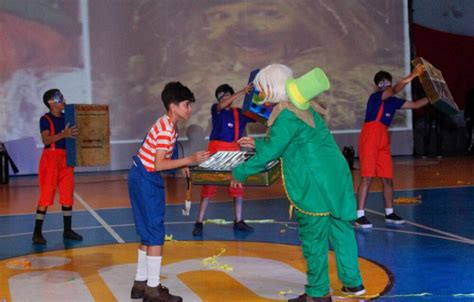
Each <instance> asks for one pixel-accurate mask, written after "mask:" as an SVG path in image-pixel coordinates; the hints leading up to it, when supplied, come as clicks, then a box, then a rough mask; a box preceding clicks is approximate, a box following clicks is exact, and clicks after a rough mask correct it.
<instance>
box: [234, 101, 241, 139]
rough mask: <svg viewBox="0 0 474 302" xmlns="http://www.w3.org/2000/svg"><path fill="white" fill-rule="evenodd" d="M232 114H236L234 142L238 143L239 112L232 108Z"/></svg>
mask: <svg viewBox="0 0 474 302" xmlns="http://www.w3.org/2000/svg"><path fill="white" fill-rule="evenodd" d="M232 112H233V113H234V141H235V142H236V141H237V140H238V139H239V128H240V121H239V110H238V109H237V108H232Z"/></svg>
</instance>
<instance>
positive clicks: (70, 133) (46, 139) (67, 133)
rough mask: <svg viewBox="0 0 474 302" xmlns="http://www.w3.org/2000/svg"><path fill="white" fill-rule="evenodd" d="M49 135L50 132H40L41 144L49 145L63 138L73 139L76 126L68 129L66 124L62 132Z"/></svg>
mask: <svg viewBox="0 0 474 302" xmlns="http://www.w3.org/2000/svg"><path fill="white" fill-rule="evenodd" d="M50 133H51V132H50V131H49V129H48V130H43V131H41V139H42V140H43V144H45V145H51V144H52V143H55V142H57V141H59V140H62V139H63V138H66V137H74V136H76V134H77V128H76V126H72V127H69V124H67V125H66V127H65V128H64V130H63V131H61V132H59V133H58V134H55V135H50Z"/></svg>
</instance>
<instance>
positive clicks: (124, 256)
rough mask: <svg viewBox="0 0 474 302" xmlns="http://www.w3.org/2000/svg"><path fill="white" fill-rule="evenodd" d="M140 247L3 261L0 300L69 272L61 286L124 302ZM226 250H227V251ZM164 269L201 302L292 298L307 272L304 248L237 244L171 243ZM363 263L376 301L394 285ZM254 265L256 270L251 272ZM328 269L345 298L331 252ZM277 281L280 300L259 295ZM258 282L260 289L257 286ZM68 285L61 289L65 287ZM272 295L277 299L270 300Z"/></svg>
mask: <svg viewBox="0 0 474 302" xmlns="http://www.w3.org/2000/svg"><path fill="white" fill-rule="evenodd" d="M137 246H138V245H137V244H136V243H128V244H114V245H105V246H95V247H87V248H76V249H68V250H60V251H52V252H44V253H41V254H33V255H30V256H24V257H18V258H14V259H7V260H3V261H0V271H1V272H2V274H0V293H1V295H0V301H2V299H3V298H5V299H6V300H7V301H12V297H13V298H14V299H15V297H20V296H21V294H22V293H23V294H24V292H23V290H24V291H25V292H29V293H31V295H34V293H35V291H37V290H40V289H41V288H47V287H48V286H50V285H51V284H49V283H48V282H51V278H52V277H51V276H52V274H53V273H54V274H56V275H54V276H56V277H55V278H57V274H58V272H63V273H65V276H71V275H67V274H75V275H72V276H78V277H69V280H63V281H61V282H64V286H67V285H68V284H67V282H71V281H74V283H76V284H79V280H77V279H80V286H79V287H78V288H79V289H80V288H86V289H87V290H88V291H89V293H87V296H89V297H90V299H91V300H92V301H94V300H95V301H116V300H121V299H122V298H124V297H122V296H126V295H129V291H130V287H131V282H132V281H133V278H134V270H135V267H136V261H137ZM224 250H225V252H223V251H224ZM221 252H223V253H222V254H221V255H220V256H218V257H215V258H213V259H207V260H208V261H207V262H206V263H208V265H205V264H203V259H206V258H209V257H212V256H217V255H219V253H221ZM58 257H59V258H58ZM60 257H64V258H67V259H69V260H71V261H70V262H69V261H58V260H57V259H60ZM48 259H55V263H56V264H55V265H52V264H50V263H49V264H48ZM198 261H199V262H198ZM29 263H30V264H29ZM31 263H33V264H34V265H31ZM41 263H43V264H44V268H42V267H41ZM229 263H230V264H229ZM252 263H254V264H255V266H249V265H253V264H252ZM198 264H199V265H198ZM162 265H163V267H162V281H163V283H164V284H165V285H168V284H169V283H171V284H177V283H176V282H178V283H181V284H183V286H184V287H183V288H187V289H190V292H189V294H190V295H195V297H199V298H200V299H201V300H202V301H222V300H221V299H222V298H223V297H225V301H282V300H287V299H288V296H285V295H284V293H289V292H290V294H291V295H292V297H294V296H295V295H299V294H300V293H301V292H295V290H293V291H292V290H291V286H292V285H293V286H296V287H298V288H299V289H302V288H303V287H304V281H305V280H304V272H305V270H306V268H305V261H304V258H303V256H302V254H301V249H300V247H299V246H293V245H284V244H273V243H260V242H238V241H172V242H166V244H165V247H164V257H163V262H162ZM180 265H181V266H180ZM359 265H360V270H361V273H362V278H363V280H364V285H365V287H366V288H367V293H366V296H367V297H374V296H377V295H379V294H380V293H382V292H384V290H385V289H386V288H387V286H389V284H390V282H391V281H390V278H389V275H388V274H387V272H386V270H385V269H384V268H382V267H381V266H379V265H377V264H376V263H374V262H371V261H368V260H365V259H361V258H359ZM188 267H189V269H188ZM243 267H246V269H245V270H244V272H243V275H242V272H240V273H239V269H240V271H242V268H243ZM247 267H249V269H248V271H253V272H252V273H253V275H252V274H250V275H252V276H253V277H252V276H250V275H249V274H247V273H246V270H247ZM253 267H255V270H252V268H253ZM329 268H330V280H331V288H333V290H334V292H333V295H335V296H340V295H341V293H340V288H341V287H342V285H341V283H340V282H339V280H338V279H337V273H336V263H335V257H334V254H333V252H330V253H329ZM167 270H168V275H167ZM171 270H173V271H174V272H176V276H171V275H169V274H170V271H171ZM282 270H283V271H285V270H286V272H288V271H290V272H291V273H292V274H293V275H295V274H296V275H297V276H298V280H294V279H293V280H286V279H285V276H282V274H281V273H280V274H279V272H282ZM255 272H257V274H255ZM41 274H43V275H44V276H43V277H42V278H40V279H34V278H38V275H41ZM48 274H49V275H48ZM239 274H240V275H239ZM269 274H270V276H269ZM271 274H273V275H271ZM236 276H237V277H236ZM255 276H257V277H255ZM32 278H33V279H34V280H40V281H35V282H36V283H40V284H35V287H36V288H35V289H32V288H25V285H24V284H30V283H31V280H32ZM246 278H247V279H246ZM249 278H250V279H252V280H249ZM273 278H274V279H275V280H273ZM25 280H30V283H24V284H23V285H22V283H21V282H27V281H25ZM48 280H49V281H48ZM173 280H174V281H173ZM277 280H279V282H280V283H281V284H284V286H283V285H282V287H281V288H279V291H280V296H279V293H278V290H276V289H275V292H268V291H267V292H266V293H264V294H261V293H256V292H255V289H256V288H257V289H258V288H260V287H262V286H263V287H265V286H266V285H268V284H269V283H274V284H275V282H274V281H277ZM286 281H288V282H286ZM295 281H298V282H297V283H298V284H295ZM299 281H301V282H299ZM41 282H44V284H41ZM55 282H58V281H57V280H56V281H55ZM173 282H175V283H173ZM259 282H260V285H259V284H257V283H259ZM114 283H115V284H114ZM300 283H302V284H300ZM246 284H247V285H249V284H250V286H246ZM252 284H254V285H255V287H253V289H254V290H252V289H251V288H249V287H252ZM69 285H70V284H69ZM28 286H30V285H28ZM51 286H53V285H51ZM55 286H61V284H59V285H58V284H55ZM64 286H63V287H60V288H64ZM81 286H83V287H81ZM274 286H276V285H274ZM267 288H268V286H267ZM56 290H57V289H56ZM87 290H86V291H87ZM170 291H171V292H172V293H174V294H181V292H179V291H176V288H173V287H171V286H170ZM117 292H123V293H120V294H121V295H122V296H117V295H119V293H117ZM282 293H283V294H282ZM265 294H266V295H267V297H265ZM268 295H270V296H271V295H273V296H274V295H276V297H274V298H268ZM2 296H4V297H2ZM22 297H24V296H22ZM229 299H230V300H229ZM85 300H87V299H85ZM185 300H186V299H185ZM336 300H337V299H336ZM35 301H39V300H37V299H36V300H35ZM48 301H51V302H52V301H55V300H54V295H52V296H51V297H49V299H48ZM344 301H348V300H344ZM357 301H360V300H357Z"/></svg>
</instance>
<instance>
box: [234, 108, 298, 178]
mask: <svg viewBox="0 0 474 302" xmlns="http://www.w3.org/2000/svg"><path fill="white" fill-rule="evenodd" d="M291 115H292V113H290V112H289V111H288V110H283V111H282V112H281V113H280V115H279V116H278V118H277V119H276V120H275V122H274V123H273V125H272V127H271V128H270V132H269V133H268V135H267V137H265V138H264V139H258V140H255V152H256V154H255V155H254V156H252V158H251V159H249V160H248V161H246V162H245V163H243V164H240V165H238V166H237V167H235V168H234V169H233V170H232V176H233V177H234V178H235V179H236V180H238V181H240V182H244V181H245V179H247V177H249V176H250V175H253V174H257V173H259V172H261V171H263V170H265V166H266V164H267V163H269V162H270V161H272V160H275V159H278V158H280V156H281V155H282V154H283V152H284V151H285V150H286V148H287V146H288V145H289V143H290V142H291V140H292V139H293V137H294V135H295V133H296V125H295V123H294V121H292V120H291Z"/></svg>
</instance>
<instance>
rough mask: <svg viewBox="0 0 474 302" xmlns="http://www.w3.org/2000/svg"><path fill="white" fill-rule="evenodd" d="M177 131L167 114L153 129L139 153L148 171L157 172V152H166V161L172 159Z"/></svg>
mask: <svg viewBox="0 0 474 302" xmlns="http://www.w3.org/2000/svg"><path fill="white" fill-rule="evenodd" d="M176 137H177V133H176V129H175V128H174V125H173V123H172V122H171V120H170V118H169V117H168V116H167V115H166V114H165V115H163V116H162V117H160V118H159V119H158V120H157V121H156V123H155V124H154V125H153V127H151V129H150V131H149V132H148V135H147V136H146V139H145V141H144V142H143V145H142V146H141V147H140V150H139V151H138V157H139V158H140V160H141V161H142V163H143V165H144V166H145V169H146V170H147V171H150V172H153V171H155V156H156V151H157V150H165V151H166V156H165V158H166V159H170V158H171V155H172V154H173V148H174V144H175V143H176Z"/></svg>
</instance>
